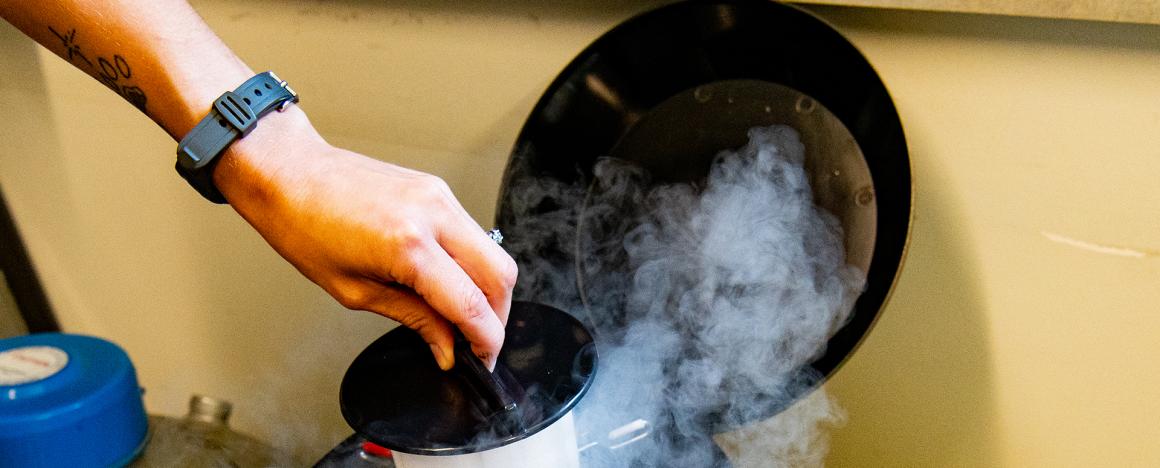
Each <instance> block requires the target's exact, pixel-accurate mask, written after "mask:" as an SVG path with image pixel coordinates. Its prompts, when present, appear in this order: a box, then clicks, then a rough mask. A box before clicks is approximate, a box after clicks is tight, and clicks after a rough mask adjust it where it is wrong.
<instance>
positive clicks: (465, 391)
mask: <svg viewBox="0 0 1160 468" xmlns="http://www.w3.org/2000/svg"><path fill="white" fill-rule="evenodd" d="M506 332H507V335H506V338H505V340H504V347H503V350H502V351H501V352H500V355H499V357H498V361H497V363H496V367H495V370H494V372H488V371H487V370H486V368H483V366H482V364H480V362H479V360H478V359H477V358H475V356H474V355H473V354H472V353H471V352H470V349H469V345H468V344H467V343H466V342H465V341H460V342H457V343H456V352H455V359H456V361H455V368H453V369H452V370H450V371H443V370H441V369H439V366H438V364H436V362H435V359H434V357H432V356H431V348H430V347H428V345H427V343H425V342H424V341H423V340H422V339H421V338H420V337H419V335H418V333H415V331H413V330H411V329H408V328H405V327H398V328H396V329H394V330H391V331H390V332H388V333H387V334H386V335H383V336H382V337H381V338H379V339H378V340H376V341H375V342H374V343H371V345H370V346H368V347H367V349H365V350H363V352H362V353H361V354H359V356H358V357H357V358H355V360H354V362H353V363H351V365H350V368H349V369H347V371H346V376H345V377H344V378H343V379H342V387H341V389H340V392H339V393H340V397H339V400H340V401H339V404H340V406H341V407H342V416H343V418H345V419H346V422H347V423H348V424H350V426H351V427H352V428H354V430H355V431H357V432H358V433H359V434H361V435H362V436H364V437H366V438H367V439H368V440H370V441H371V442H374V443H376V444H378V445H381V446H383V447H386V448H389V449H391V450H396V451H399V452H404V453H411V454H417V455H456V454H462V453H473V452H479V451H483V450H489V449H492V448H496V447H500V446H503V445H507V444H510V443H512V442H515V441H518V440H521V439H523V438H525V437H528V436H530V435H532V434H535V433H536V432H539V431H540V430H541V429H543V428H545V427H547V426H549V425H551V424H552V423H553V422H555V421H556V420H557V419H559V418H560V417H562V416H564V414H566V413H567V412H568V411H570V410H571V409H572V407H573V406H575V405H576V402H578V401H579V400H580V398H581V397H583V396H584V393H585V392H586V391H587V390H588V387H589V386H590V385H591V383H592V380H593V377H594V376H595V371H596V346H595V345H594V343H593V341H592V336H591V335H590V334H589V333H588V330H587V329H585V328H584V326H583V325H582V324H581V323H580V322H579V321H578V320H576V319H575V318H573V317H572V316H571V315H568V314H567V313H565V312H563V311H560V310H558V309H555V308H552V307H549V306H545V305H540V304H534V303H528V302H514V303H512V308H511V314H510V315H509V316H508V324H507V328H506Z"/></svg>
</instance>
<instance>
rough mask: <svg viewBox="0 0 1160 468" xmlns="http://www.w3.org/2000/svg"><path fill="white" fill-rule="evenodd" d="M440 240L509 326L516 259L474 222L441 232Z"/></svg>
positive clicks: (502, 320) (497, 314) (515, 274)
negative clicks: (463, 226) (467, 225)
mask: <svg viewBox="0 0 1160 468" xmlns="http://www.w3.org/2000/svg"><path fill="white" fill-rule="evenodd" d="M439 243H440V244H441V245H442V246H443V248H444V249H446V251H447V253H448V254H450V255H451V258H453V259H455V262H456V263H458V264H459V266H460V267H461V268H463V271H465V272H466V273H467V275H468V276H470V277H471V279H472V280H473V281H474V282H475V285H476V286H477V287H479V289H480V290H481V291H483V295H484V296H487V302H488V304H490V305H491V309H492V310H493V311H495V314H496V316H497V317H499V321H500V323H502V324H504V325H505V326H506V325H507V318H508V312H509V311H510V310H511V306H512V288H513V287H515V284H516V276H517V274H518V272H517V268H516V262H515V260H512V257H511V256H510V255H508V253H507V252H506V251H504V250H503V248H501V247H500V246H499V245H498V244H496V243H495V241H493V240H492V239H491V238H490V237H488V236H487V233H485V232H483V231H482V230H480V229H478V228H476V227H475V226H474V225H471V226H469V227H466V228H463V229H450V230H446V231H443V232H441V233H440V235H439Z"/></svg>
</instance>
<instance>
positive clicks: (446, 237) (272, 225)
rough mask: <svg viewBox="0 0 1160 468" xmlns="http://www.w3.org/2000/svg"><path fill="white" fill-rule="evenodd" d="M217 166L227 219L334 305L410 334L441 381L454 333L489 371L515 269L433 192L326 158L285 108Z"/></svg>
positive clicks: (440, 190)
mask: <svg viewBox="0 0 1160 468" xmlns="http://www.w3.org/2000/svg"><path fill="white" fill-rule="evenodd" d="M223 158H224V159H223V160H222V161H221V162H220V163H219V164H218V168H217V170H216V171H215V174H214V178H215V181H216V183H217V185H218V188H219V190H221V191H222V193H223V194H224V195H225V196H226V198H227V199H228V200H229V201H230V204H231V205H232V206H233V207H234V209H235V210H237V211H238V213H239V214H241V215H242V217H244V218H245V219H246V220H247V221H248V222H249V223H250V224H251V225H252V226H253V227H254V228H255V229H257V231H258V232H259V233H260V234H261V235H262V237H264V238H265V239H266V241H267V242H269V243H270V245H271V246H272V247H274V249H275V250H277V251H278V253H279V254H281V255H282V257H284V258H285V259H286V260H288V261H289V262H290V263H291V264H293V265H294V266H295V267H296V268H298V271H300V272H302V274H303V275H305V276H306V277H307V278H309V279H310V280H311V281H313V282H315V283H316V284H318V285H319V286H321V287H322V288H323V289H325V290H326V291H327V292H328V293H330V295H331V296H334V298H335V299H337V300H338V302H339V303H340V304H342V305H343V306H345V307H347V308H349V309H358V310H367V311H371V312H375V313H378V314H380V315H383V316H386V317H389V318H391V319H394V320H397V321H398V322H399V323H401V324H403V325H404V326H406V327H408V328H411V329H414V330H415V331H417V332H418V333H419V334H420V335H421V336H422V337H423V339H424V340H425V341H426V342H427V343H428V344H430V345H431V350H432V353H433V354H434V355H435V359H436V361H437V362H438V363H439V367H441V368H443V369H445V370H446V369H450V368H451V367H452V365H453V364H454V357H453V356H454V354H453V349H454V348H453V346H454V339H453V333H452V331H453V330H452V328H451V327H452V325H454V326H456V327H458V328H459V329H460V330H461V331H462V332H463V334H464V336H466V337H467V339H468V341H470V342H471V344H472V350H473V352H474V353H475V354H476V355H477V356H479V358H480V359H481V360H482V361H483V362H484V363H485V364H487V365H488V366H489V368H493V367H494V365H495V359H496V356H498V354H499V350H500V347H501V346H502V344H503V338H504V326H505V324H506V323H507V315H508V311H509V309H510V307H511V293H512V288H513V287H514V285H515V280H516V265H515V262H514V261H513V260H512V259H511V257H510V256H508V255H507V253H506V252H504V250H503V249H501V248H500V247H499V246H498V245H496V244H495V242H493V241H492V240H491V239H490V238H488V236H487V235H486V233H485V232H484V231H483V230H482V229H481V228H480V226H479V225H478V224H476V222H475V221H474V220H472V218H471V216H470V215H468V214H467V212H466V211H465V210H464V209H463V207H462V206H461V205H460V204H459V202H458V201H456V199H455V196H454V195H453V194H452V193H451V190H450V188H448V186H447V184H445V183H444V182H443V181H442V180H440V179H439V178H437V177H435V176H431V175H428V174H424V173H421V172H417V171H413V170H409V169H405V168H402V167H398V166H395V165H392V164H388V163H384V162H381V161H377V160H374V159H371V158H368V157H365V156H362V155H359V154H356V153H353V152H350V151H346V150H343V149H340V148H335V147H333V146H330V145H329V144H327V143H326V142H325V141H323V140H322V138H320V137H319V136H318V135H317V133H316V132H314V130H313V128H312V127H310V124H309V122H308V121H306V118H305V116H304V115H303V114H302V113H301V112H300V111H298V110H297V109H296V108H293V107H292V108H290V109H287V111H286V112H285V113H281V114H279V113H271V114H270V115H268V116H267V117H265V118H263V119H262V121H260V122H259V123H258V127H257V128H256V129H255V130H254V132H253V133H251V134H250V135H249V136H247V137H246V138H243V139H241V140H238V141H237V142H235V143H234V144H233V145H232V146H231V147H230V149H229V150H228V151H227V152H226V154H224V155H223Z"/></svg>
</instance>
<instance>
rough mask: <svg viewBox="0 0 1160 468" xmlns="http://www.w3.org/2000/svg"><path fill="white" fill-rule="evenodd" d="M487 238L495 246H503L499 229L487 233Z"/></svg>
mask: <svg viewBox="0 0 1160 468" xmlns="http://www.w3.org/2000/svg"><path fill="white" fill-rule="evenodd" d="M487 237H490V238H491V240H493V241H495V243H496V244H500V245H503V233H502V232H499V229H492V230H490V231H487Z"/></svg>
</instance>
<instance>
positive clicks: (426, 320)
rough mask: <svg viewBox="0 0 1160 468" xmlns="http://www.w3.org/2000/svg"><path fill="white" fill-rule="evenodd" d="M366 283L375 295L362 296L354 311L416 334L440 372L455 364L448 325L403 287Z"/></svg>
mask: <svg viewBox="0 0 1160 468" xmlns="http://www.w3.org/2000/svg"><path fill="white" fill-rule="evenodd" d="M368 283H372V284H368V285H366V286H367V287H368V288H373V290H375V291H377V292H376V293H372V294H369V295H368V296H366V297H365V299H364V300H363V303H362V304H358V305H357V307H354V308H358V309H361V310H366V311H370V312H374V313H376V314H379V315H382V316H385V317H387V318H390V319H393V320H395V321H397V322H399V323H400V324H402V325H403V326H404V327H407V328H410V329H412V330H415V331H416V332H418V333H419V336H420V337H422V338H423V341H425V342H427V344H428V345H430V346H431V354H432V355H433V356H434V357H435V362H436V363H437V364H439V368H440V369H443V370H449V369H451V367H452V366H454V365H455V335H454V330H452V327H451V322H448V321H447V320H446V319H444V318H443V317H442V316H440V315H439V313H438V312H436V311H435V309H432V308H431V306H429V305H427V302H426V301H424V300H423V298H421V297H419V296H418V295H416V294H415V293H414V292H412V291H409V290H407V289H406V288H403V287H398V286H389V285H387V286H383V285H381V284H380V283H378V282H373V281H369V280H368Z"/></svg>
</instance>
